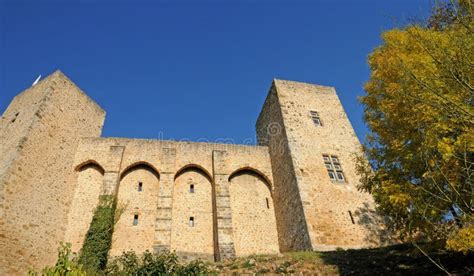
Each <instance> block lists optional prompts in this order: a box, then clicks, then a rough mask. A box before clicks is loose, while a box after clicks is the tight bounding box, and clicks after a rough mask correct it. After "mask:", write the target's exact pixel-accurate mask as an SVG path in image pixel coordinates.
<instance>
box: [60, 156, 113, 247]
mask: <svg viewBox="0 0 474 276" xmlns="http://www.w3.org/2000/svg"><path fill="white" fill-rule="evenodd" d="M76 175H77V186H76V190H75V193H74V197H73V199H72V202H71V212H69V216H68V221H69V224H68V227H67V229H66V235H65V238H64V240H67V241H69V242H70V243H71V249H72V251H73V252H78V251H79V250H80V249H81V248H82V244H83V242H84V237H85V235H86V233H87V230H89V223H90V222H91V221H92V216H93V215H94V209H95V207H96V206H97V204H98V203H99V195H100V193H101V190H102V183H103V179H104V170H103V169H102V168H101V167H100V166H98V165H96V164H93V163H89V164H85V165H83V166H81V167H79V168H78V169H77V172H76ZM84 222H89V223H84Z"/></svg>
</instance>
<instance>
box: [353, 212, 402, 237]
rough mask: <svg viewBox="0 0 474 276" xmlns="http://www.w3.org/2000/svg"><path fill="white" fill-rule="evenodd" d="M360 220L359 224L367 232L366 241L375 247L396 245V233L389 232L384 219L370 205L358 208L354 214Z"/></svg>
mask: <svg viewBox="0 0 474 276" xmlns="http://www.w3.org/2000/svg"><path fill="white" fill-rule="evenodd" d="M354 215H355V217H357V218H358V220H357V224H359V225H361V226H363V227H364V228H365V229H366V230H367V235H366V237H365V241H366V242H367V243H369V244H372V245H375V246H383V245H390V244H394V243H395V242H396V241H397V240H396V239H395V237H394V233H393V232H391V231H390V230H388V228H387V226H386V225H387V223H386V220H385V219H384V217H382V216H381V215H379V214H378V213H377V212H376V211H375V210H374V209H373V208H370V206H369V204H368V203H364V206H363V207H360V208H358V209H357V210H356V211H355V212H354Z"/></svg>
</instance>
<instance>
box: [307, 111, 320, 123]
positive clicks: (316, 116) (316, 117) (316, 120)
mask: <svg viewBox="0 0 474 276" xmlns="http://www.w3.org/2000/svg"><path fill="white" fill-rule="evenodd" d="M309 113H310V115H311V119H312V120H313V123H314V125H315V126H323V123H322V122H321V118H320V117H319V113H318V112H317V111H310V112H309Z"/></svg>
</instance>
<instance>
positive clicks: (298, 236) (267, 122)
mask: <svg viewBox="0 0 474 276" xmlns="http://www.w3.org/2000/svg"><path fill="white" fill-rule="evenodd" d="M256 131H257V138H258V142H259V144H260V145H264V146H268V149H269V154H270V157H271V158H270V160H271V166H272V171H273V179H274V191H273V202H274V204H275V214H276V222H277V229H278V240H279V244H280V250H281V251H284V252H286V251H297V250H310V249H312V246H311V241H310V238H309V233H308V229H307V225H306V217H305V214H304V210H303V205H302V201H301V196H300V189H299V185H298V183H297V177H296V173H295V166H294V163H293V157H292V152H291V151H290V148H289V145H288V142H287V141H288V138H287V129H286V128H285V125H284V123H283V112H282V109H281V107H280V102H279V99H278V95H277V91H276V87H275V85H274V83H273V84H272V87H271V88H270V91H269V92H268V96H267V98H266V100H265V103H264V105H263V108H262V111H261V113H260V115H259V117H258V120H257V123H256ZM289 210H291V211H289Z"/></svg>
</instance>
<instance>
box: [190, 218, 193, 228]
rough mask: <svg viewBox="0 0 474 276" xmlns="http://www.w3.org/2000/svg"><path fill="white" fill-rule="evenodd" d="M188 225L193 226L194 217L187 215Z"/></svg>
mask: <svg viewBox="0 0 474 276" xmlns="http://www.w3.org/2000/svg"><path fill="white" fill-rule="evenodd" d="M189 227H194V217H189Z"/></svg>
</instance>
